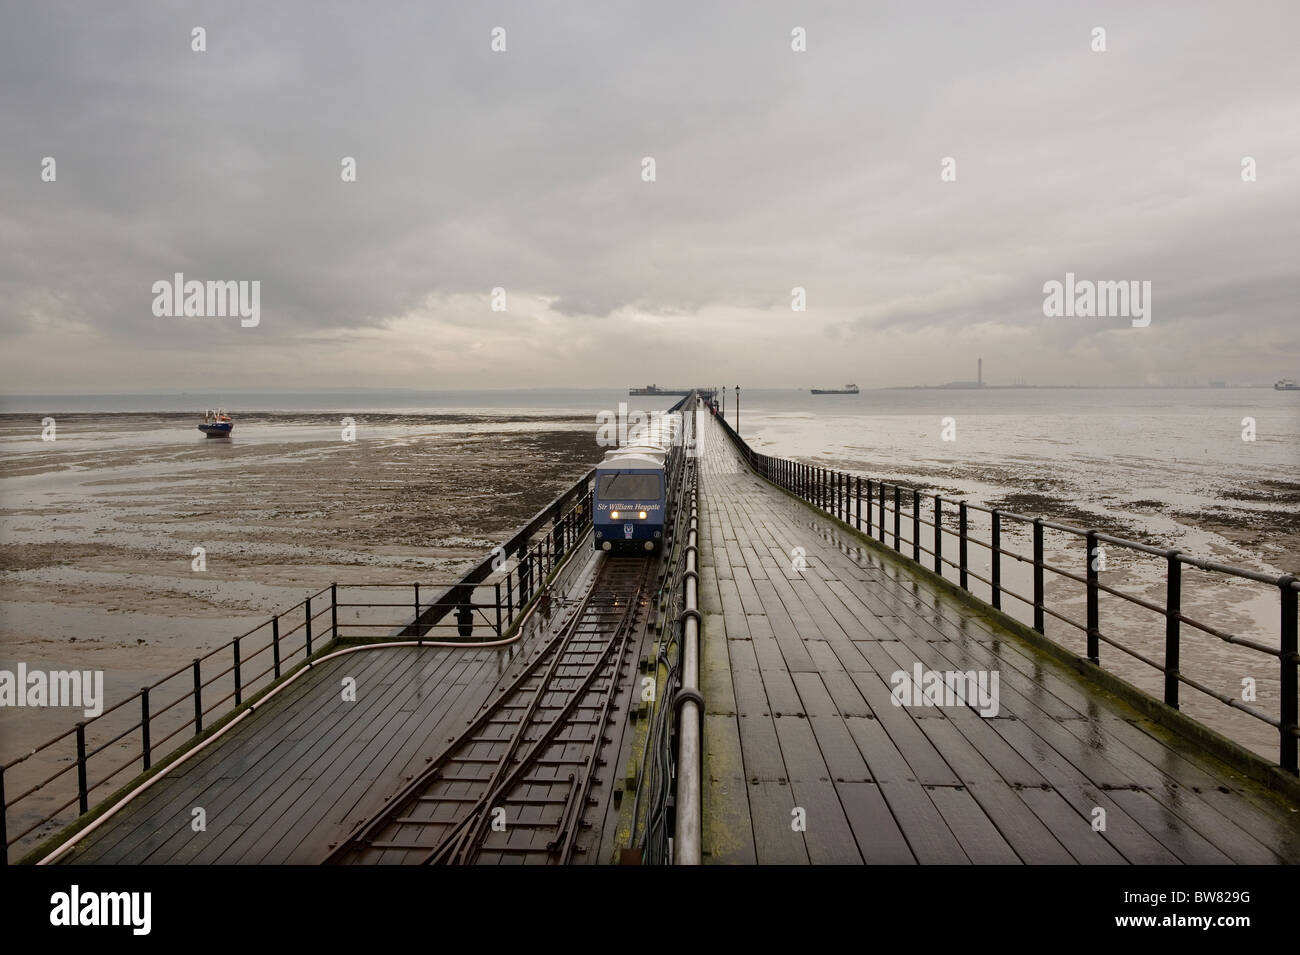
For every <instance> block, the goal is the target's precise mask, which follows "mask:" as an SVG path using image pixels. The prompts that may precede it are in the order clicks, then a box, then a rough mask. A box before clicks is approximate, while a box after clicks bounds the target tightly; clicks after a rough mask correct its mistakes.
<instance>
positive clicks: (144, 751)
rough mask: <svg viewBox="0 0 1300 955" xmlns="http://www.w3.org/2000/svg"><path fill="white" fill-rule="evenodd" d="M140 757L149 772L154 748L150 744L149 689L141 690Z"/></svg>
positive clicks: (142, 688) (143, 688)
mask: <svg viewBox="0 0 1300 955" xmlns="http://www.w3.org/2000/svg"><path fill="white" fill-rule="evenodd" d="M140 755H141V756H143V757H144V768H145V770H146V771H147V770H148V769H149V767H150V766H152V765H153V747H152V746H151V745H150V744H149V688H148V687H147V686H145V687H141V688H140Z"/></svg>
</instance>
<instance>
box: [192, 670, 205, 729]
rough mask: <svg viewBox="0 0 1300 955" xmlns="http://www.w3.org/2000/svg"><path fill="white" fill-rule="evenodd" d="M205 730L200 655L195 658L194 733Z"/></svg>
mask: <svg viewBox="0 0 1300 955" xmlns="http://www.w3.org/2000/svg"><path fill="white" fill-rule="evenodd" d="M202 732H203V674H202V672H200V664H199V659H198V657H195V658H194V735H195V736H198V735H199V734H200V733H202Z"/></svg>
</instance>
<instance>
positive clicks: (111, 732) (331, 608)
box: [0, 470, 594, 865]
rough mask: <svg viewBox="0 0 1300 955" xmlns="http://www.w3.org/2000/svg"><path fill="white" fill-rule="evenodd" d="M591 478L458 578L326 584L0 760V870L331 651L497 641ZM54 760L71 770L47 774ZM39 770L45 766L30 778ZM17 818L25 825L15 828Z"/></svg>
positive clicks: (555, 560) (571, 532)
mask: <svg viewBox="0 0 1300 955" xmlns="http://www.w3.org/2000/svg"><path fill="white" fill-rule="evenodd" d="M593 474H594V470H591V471H588V472H587V473H586V474H584V475H583V476H582V477H581V478H580V479H579V480H578V481H577V482H575V483H574V484H573V485H572V486H571V487H570V488H569V489H568V490H566V491H565V492H564V493H562V494H561V495H560V496H558V497H557V498H556V499H555V500H554V501H552V502H551V504H549V505H548V506H547V507H545V508H543V509H542V510H541V511H539V512H538V514H537V515H535V516H534V517H533V518H532V520H530V521H529V522H528V523H527V524H525V525H524V526H523V527H521V528H520V529H519V530H518V531H517V532H516V533H515V534H514V535H513V536H512V537H511V538H510V539H509V540H507V541H506V542H505V543H504V544H502V545H500V546H499V547H497V548H494V549H493V551H492V552H491V553H490V554H489V555H488V557H486V558H485V559H484V560H483V561H481V562H480V563H479V564H477V565H475V566H474V567H473V568H471V569H470V570H469V572H467V573H466V574H465V575H464V576H462V577H461V578H460V579H459V580H456V581H453V582H449V583H420V582H416V583H411V584H405V583H402V584H391V583H332V584H330V585H329V586H328V587H323V588H322V589H320V590H318V591H316V592H315V593H313V594H311V595H310V596H308V597H306V598H304V599H303V600H301V601H299V602H298V603H296V604H294V605H293V606H292V607H290V608H288V609H287V610H285V611H282V612H280V613H276V614H274V615H273V616H272V617H271V618H270V619H269V620H266V621H265V622H263V623H260V624H258V625H257V626H255V627H253V628H252V629H250V630H248V631H246V632H244V633H242V634H240V635H239V636H237V637H235V638H234V639H233V640H231V641H230V642H229V643H225V644H222V645H221V646H219V647H217V648H216V649H213V650H210V651H208V652H207V653H205V654H203V655H202V656H198V657H195V658H194V660H193V661H191V662H190V663H188V664H186V665H185V666H182V667H180V668H178V669H176V670H174V671H173V672H171V673H169V674H167V675H166V676H164V677H163V678H162V679H160V680H157V681H155V682H154V683H152V684H150V685H149V686H146V687H143V688H142V689H140V690H139V691H138V692H137V693H135V694H133V695H131V696H129V697H127V698H126V699H124V700H120V701H119V702H117V703H115V704H113V705H112V706H110V707H108V708H107V709H105V710H104V711H103V712H102V713H100V714H98V715H96V716H95V717H93V718H90V719H86V720H82V721H80V722H78V723H77V724H76V725H75V726H73V727H71V728H69V729H68V730H66V731H64V732H63V733H60V734H59V735H58V736H55V737H54V738H53V739H50V740H48V741H46V742H44V743H42V744H41V745H39V746H37V747H35V748H34V749H32V750H31V751H30V752H27V753H24V754H22V755H20V756H18V757H15V758H14V759H11V760H9V761H8V762H6V763H4V764H3V765H0V836H3V839H4V848H5V851H4V852H3V853H0V865H3V864H5V863H6V862H8V858H9V852H10V850H11V849H14V848H15V847H18V848H19V850H20V851H21V850H23V849H28V848H31V847H32V846H34V845H36V844H37V843H39V842H40V841H42V840H43V839H45V838H46V837H48V836H49V835H50V834H52V833H53V832H54V831H56V830H58V829H61V828H62V827H63V826H64V825H66V824H68V823H71V822H74V821H75V820H76V819H77V818H79V817H81V816H84V815H86V814H87V813H88V812H90V811H91V810H92V808H94V807H96V806H97V805H98V804H99V803H100V802H102V801H103V800H104V799H106V798H108V797H109V796H111V795H112V794H113V793H114V792H116V791H117V790H118V789H120V788H121V787H122V785H123V784H124V783H125V782H127V781H128V780H130V779H132V778H134V777H135V776H136V775H137V774H138V773H141V772H148V771H149V770H150V769H151V768H153V766H154V765H155V763H156V762H158V760H157V759H156V757H158V756H159V754H163V760H164V761H165V760H166V759H168V758H170V756H171V755H172V754H173V752H178V751H179V750H180V749H182V748H184V747H185V746H186V744H188V743H189V742H190V741H192V740H194V739H197V738H198V737H200V736H202V735H203V734H204V732H205V730H211V729H212V727H213V724H214V723H215V722H217V721H219V720H221V719H223V718H225V717H226V716H228V715H230V714H232V713H234V712H235V711H236V710H238V709H239V708H241V707H242V706H243V705H244V704H245V702H246V701H249V702H251V701H252V700H253V699H254V697H256V696H257V695H258V694H260V693H262V692H263V691H264V690H266V689H267V688H269V687H270V686H272V685H273V684H274V683H275V682H277V681H278V680H280V679H281V677H284V676H288V675H289V673H290V672H291V671H292V670H294V669H295V668H296V667H298V666H300V665H301V664H302V663H304V662H305V661H307V660H309V659H310V658H311V657H313V656H315V655H318V654H320V653H321V652H322V651H324V650H325V649H326V647H327V645H329V644H332V643H334V642H336V641H340V640H358V639H376V638H379V639H405V640H414V641H415V642H416V643H423V642H425V641H426V640H427V641H431V642H432V641H438V642H443V641H452V642H464V643H465V644H466V646H473V645H474V643H477V642H482V641H483V640H485V639H489V638H495V639H500V638H502V637H503V636H504V635H505V634H507V633H509V632H510V630H511V628H512V626H513V625H514V623H515V621H516V620H517V619H518V618H519V616H520V614H521V613H522V612H523V611H524V610H525V609H526V608H527V607H528V605H529V604H530V602H532V600H533V599H534V598H536V597H537V596H538V595H539V593H541V592H543V591H544V588H545V582H546V580H547V579H548V577H549V576H550V574H551V572H552V570H553V569H555V568H556V567H557V566H558V564H559V563H560V562H561V561H562V560H563V559H564V557H565V556H566V555H567V554H568V553H569V552H570V551H571V550H572V549H573V547H575V546H576V545H577V544H578V543H579V542H580V541H582V540H583V539H585V535H586V532H587V530H588V528H589V527H590V523H591V513H590V504H589V499H588V485H589V483H590V481H591V478H592V475H593ZM534 537H537V538H538V539H537V540H534V539H533V538H534ZM403 594H409V596H403ZM399 610H400V611H403V612H402V613H399V612H398V611H399ZM52 762H53V763H59V762H62V763H66V765H63V766H62V768H59V769H57V770H55V771H54V772H51V773H49V774H48V775H43V773H44V772H45V771H46V770H48V768H49V764H50V763H52ZM40 766H44V767H45V770H41V769H36V770H35V771H28V770H32V768H33V767H40ZM15 781H16V782H17V785H14V783H15ZM6 783H8V784H9V788H10V789H13V790H19V791H18V792H17V794H16V795H13V796H7V795H6ZM74 807H75V813H76V814H75V816H74V815H71V812H72V810H73V808H74ZM15 811H17V813H19V814H21V815H22V818H21V819H20V820H19V821H16V823H15V825H14V829H15V831H14V832H12V833H11V832H10V831H9V820H10V819H11V818H13V817H14V816H15V815H16V812H15Z"/></svg>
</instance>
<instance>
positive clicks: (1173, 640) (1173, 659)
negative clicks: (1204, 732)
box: [1165, 550, 1183, 709]
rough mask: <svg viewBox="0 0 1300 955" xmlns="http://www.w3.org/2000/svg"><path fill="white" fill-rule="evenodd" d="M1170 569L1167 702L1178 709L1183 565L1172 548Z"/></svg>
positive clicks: (1166, 635) (1168, 574) (1167, 624)
mask: <svg viewBox="0 0 1300 955" xmlns="http://www.w3.org/2000/svg"><path fill="white" fill-rule="evenodd" d="M1166 559H1167V560H1168V562H1169V564H1168V570H1167V571H1166V572H1165V573H1166V583H1167V585H1168V588H1167V591H1166V595H1165V702H1166V703H1168V704H1169V705H1170V706H1172V707H1173V708H1174V709H1178V665H1179V660H1178V651H1179V638H1180V636H1181V634H1182V621H1180V620H1179V619H1178V617H1179V615H1180V614H1181V613H1182V612H1183V565H1182V563H1181V562H1180V561H1179V560H1178V551H1176V550H1171V551H1170V552H1169V553H1168V554H1167V555H1166Z"/></svg>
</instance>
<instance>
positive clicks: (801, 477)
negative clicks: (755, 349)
mask: <svg viewBox="0 0 1300 955" xmlns="http://www.w3.org/2000/svg"><path fill="white" fill-rule="evenodd" d="M716 420H717V421H718V423H719V424H721V425H722V427H723V429H724V430H725V431H726V432H727V434H728V436H729V437H730V438H731V440H732V442H733V443H734V444H735V445H736V447H737V449H738V450H739V451H740V452H741V454H742V456H743V457H744V458H745V460H746V461H747V462H748V464H749V465H750V467H751V468H753V470H754V471H756V472H757V473H758V474H759V475H761V476H762V477H764V478H766V479H767V480H768V481H770V482H772V483H773V484H775V485H777V486H778V487H780V488H782V489H784V490H786V491H788V492H789V493H791V494H793V495H795V496H796V497H799V498H801V499H802V500H804V501H807V502H808V503H809V504H811V505H813V506H814V507H816V508H819V509H820V510H822V511H825V512H826V513H828V514H830V515H831V516H833V517H835V518H837V519H839V520H841V521H843V522H844V523H845V524H848V525H850V526H852V527H855V528H856V529H857V530H859V531H862V532H863V533H865V534H866V535H867V536H869V537H872V538H875V539H878V540H879V541H880V542H881V543H882V544H885V545H886V546H891V541H892V547H893V549H894V550H895V551H896V552H897V553H898V554H900V555H901V556H903V557H904V558H905V559H906V558H910V559H911V560H912V561H914V562H915V563H917V564H922V565H923V566H924V564H925V563H926V562H932V568H933V570H934V572H935V573H937V574H939V575H940V576H941V577H942V576H944V574H945V571H954V572H955V573H956V577H957V580H956V583H957V585H958V586H959V587H961V589H962V590H965V591H967V592H970V589H971V588H970V581H971V580H972V579H973V580H977V581H980V582H981V583H983V584H985V585H986V586H987V587H988V589H989V595H990V598H989V600H987V601H984V602H985V603H987V604H988V605H989V606H991V607H993V608H994V609H995V610H1002V609H1003V600H1004V598H1008V597H1009V598H1012V599H1013V600H1015V601H1019V602H1020V603H1021V604H1023V605H1024V606H1026V607H1027V608H1028V609H1030V610H1032V616H1033V629H1034V630H1035V631H1037V632H1038V633H1040V634H1043V635H1044V636H1046V623H1047V618H1048V617H1051V618H1052V619H1054V620H1057V621H1060V622H1061V623H1063V624H1065V625H1067V626H1069V627H1072V628H1074V629H1076V630H1078V631H1079V632H1080V633H1081V634H1083V636H1084V637H1085V640H1086V647H1087V649H1086V653H1087V657H1088V659H1089V660H1091V661H1092V662H1093V663H1094V664H1097V665H1099V666H1100V665H1101V652H1100V647H1101V644H1103V643H1104V644H1106V645H1107V646H1110V647H1113V648H1115V649H1116V650H1119V651H1120V652H1122V653H1124V654H1126V655H1128V656H1130V657H1132V658H1133V659H1135V660H1137V661H1139V662H1140V663H1143V664H1145V665H1146V666H1148V667H1152V668H1154V669H1155V670H1157V671H1159V672H1160V673H1161V674H1163V682H1164V694H1163V698H1164V702H1165V703H1167V704H1168V705H1169V706H1171V707H1173V708H1175V709H1178V708H1179V688H1180V686H1184V685H1185V686H1188V687H1191V688H1192V689H1194V690H1197V691H1199V692H1200V693H1203V694H1205V695H1206V696H1208V697H1210V698H1212V699H1214V700H1217V701H1219V702H1220V703H1222V704H1224V705H1225V706H1229V707H1231V708H1233V709H1234V710H1237V711H1239V712H1242V713H1245V714H1247V715H1248V716H1250V717H1252V718H1253V719H1255V720H1258V721H1260V722H1262V723H1265V724H1267V725H1269V726H1271V727H1273V728H1274V729H1275V730H1276V731H1277V733H1278V761H1277V762H1278V766H1280V767H1281V768H1282V769H1283V770H1285V771H1286V772H1288V773H1291V774H1293V775H1296V774H1297V745H1296V744H1297V740H1298V739H1300V728H1298V727H1297V723H1298V722H1300V720H1298V719H1297V715H1298V710H1300V707H1298V705H1297V702H1298V699H1300V694H1298V693H1297V663H1300V653H1298V652H1297V640H1296V632H1297V597H1298V596H1300V580H1298V579H1297V578H1296V576H1295V575H1292V574H1281V575H1271V574H1264V573H1260V572H1258V571H1254V570H1249V569H1246V568H1242V567H1232V566H1229V565H1227V564H1220V563H1216V562H1214V561H1209V560H1202V559H1200V558H1197V557H1193V556H1191V555H1189V554H1185V553H1182V552H1181V551H1178V550H1170V549H1164V548H1160V547H1153V546H1151V545H1150V544H1144V543H1141V542H1140V541H1133V540H1126V539H1124V538H1121V537H1115V536H1113V535H1111V534H1104V533H1101V532H1100V531H1096V530H1089V529H1087V528H1082V527H1074V526H1072V525H1069V524H1061V523H1057V522H1055V521H1048V520H1044V519H1043V518H1041V517H1030V516H1027V515H1024V514H1017V513H1014V512H1012V511H1005V510H999V509H998V508H988V507H983V506H980V505H978V504H972V503H969V502H967V501H964V500H960V501H955V502H954V501H948V500H945V499H944V498H943V496H942V495H939V494H928V493H922V492H921V491H920V490H919V489H918V488H915V487H905V486H903V485H899V484H893V483H889V482H885V481H880V480H875V479H872V478H866V479H864V478H863V477H861V476H860V475H853V474H847V473H845V472H842V471H835V470H832V469H828V468H821V467H817V466H815V465H811V464H805V463H803V462H800V461H793V460H790V459H788V458H778V457H771V456H769V455H765V454H760V453H758V452H756V451H754V450H753V449H752V448H750V447H749V445H748V444H747V443H746V442H745V441H744V439H742V438H741V437H740V436H739V435H738V434H737V433H736V432H735V430H734V429H733V428H732V427H731V426H730V425H729V424H727V422H726V420H725V419H724V418H722V417H721V416H718V417H717V418H716ZM926 514H928V519H927V517H926V516H925V515H926ZM973 514H980V515H985V516H986V517H987V526H988V539H987V540H984V539H982V538H980V537H979V536H977V535H975V534H973V533H972V530H971V520H972V515H973ZM954 517H955V523H956V527H955V528H953V527H952V524H953V521H954ZM945 522H946V523H945ZM904 528H907V529H908V530H909V531H910V535H909V534H908V533H907V532H905V531H904ZM922 528H928V530H922ZM1009 528H1024V529H1025V530H1026V531H1027V532H1028V534H1029V537H1030V540H1031V548H1032V553H1030V554H1023V553H1019V552H1016V551H1013V550H1009V549H1007V548H1005V547H1003V546H1002V536H1003V533H1004V531H1006V530H1008V529H1009ZM1049 530H1050V531H1053V532H1057V533H1060V534H1064V535H1067V536H1068V538H1069V539H1072V540H1081V541H1083V542H1085V543H1086V549H1085V552H1084V554H1083V555H1082V556H1081V557H1080V559H1079V564H1078V566H1076V567H1075V569H1074V570H1070V569H1067V568H1065V567H1059V566H1055V565H1053V564H1050V563H1048V561H1047V559H1046V557H1045V543H1044V535H1045V533H1046V532H1047V531H1049ZM945 535H947V536H948V537H949V538H953V537H955V538H956V543H957V559H956V560H953V559H952V557H951V556H949V554H945V552H944V538H945ZM927 539H928V541H929V543H930V546H926V543H927ZM1104 545H1110V546H1112V547H1118V548H1122V549H1124V550H1127V551H1130V552H1133V553H1135V554H1141V555H1145V556H1148V557H1155V558H1158V559H1159V560H1161V561H1162V562H1163V565H1164V567H1163V569H1164V586H1163V588H1162V589H1163V591H1164V599H1163V603H1158V602H1156V601H1154V600H1148V599H1145V598H1143V597H1139V596H1135V595H1133V594H1130V593H1125V592H1123V591H1120V590H1119V589H1117V588H1115V587H1112V586H1110V585H1109V584H1107V583H1103V582H1102V581H1101V578H1100V570H1101V569H1102V568H1101V565H1102V563H1103V561H1104V557H1103V556H1102V554H1103V552H1102V551H1100V550H1099V548H1102V547H1103V546H1104ZM971 547H978V548H983V549H984V551H986V552H987V554H988V557H989V560H988V562H987V564H986V566H987V567H988V575H987V576H985V575H983V574H980V573H978V572H977V570H975V569H974V568H973V566H972V562H971V555H970V548H971ZM949 553H951V552H949ZM1004 557H1005V558H1009V559H1012V560H1014V561H1016V562H1017V563H1018V564H1021V563H1023V564H1027V565H1028V566H1029V569H1030V571H1031V578H1032V593H1029V594H1024V593H1018V592H1016V591H1014V590H1012V589H1009V588H1008V587H1007V586H1006V585H1005V583H1004V582H1003V579H1002V564H1003V558H1004ZM1184 568H1193V569H1197V570H1201V571H1206V572H1209V573H1212V574H1219V575H1225V576H1227V577H1230V578H1235V579H1238V580H1243V581H1250V582H1253V583H1256V584H1264V585H1267V586H1269V587H1271V588H1275V589H1276V591H1277V594H1278V605H1279V623H1278V636H1279V641H1278V646H1277V647H1271V646H1268V645H1266V644H1263V643H1259V642H1257V641H1255V640H1250V639H1247V638H1245V637H1242V636H1239V635H1236V634H1233V633H1230V632H1228V631H1226V630H1224V629H1221V628H1219V627H1215V626H1212V625H1211V624H1209V623H1205V622H1203V621H1199V620H1196V619H1194V618H1193V617H1191V616H1189V615H1188V614H1186V613H1184V612H1183V609H1182V604H1183V570H1184ZM1049 573H1050V574H1053V575H1055V576H1054V578H1053V579H1061V580H1069V581H1074V582H1075V583H1078V584H1081V585H1082V586H1083V588H1084V607H1085V610H1084V617H1085V619H1083V620H1077V619H1075V618H1073V617H1071V616H1069V615H1068V614H1067V613H1065V612H1063V611H1062V610H1059V609H1056V608H1053V607H1051V606H1049V605H1048V603H1047V600H1046V597H1045V592H1046V583H1047V578H1046V575H1047V574H1049ZM1102 594H1106V595H1109V596H1111V597H1115V598H1118V599H1119V600H1122V601H1125V602H1126V603H1128V604H1130V605H1133V606H1136V607H1140V608H1143V609H1145V610H1148V611H1151V612H1153V613H1155V614H1158V615H1159V616H1160V617H1162V618H1163V619H1164V625H1165V638H1164V659H1163V661H1161V660H1156V659H1153V658H1152V657H1151V656H1149V655H1147V654H1146V653H1143V652H1141V651H1139V650H1135V649H1133V648H1132V647H1129V646H1125V645H1124V644H1122V643H1121V642H1119V641H1118V640H1117V639H1116V638H1115V637H1114V636H1112V635H1111V634H1108V633H1107V632H1105V631H1103V630H1102V627H1101V600H1100V598H1101V595H1102ZM972 596H975V595H974V594H972ZM976 599H979V600H983V598H980V597H976ZM1184 627H1191V628H1193V630H1195V631H1199V632H1201V633H1204V634H1207V635H1209V636H1210V637H1213V638H1216V639H1217V640H1219V641H1222V642H1223V643H1227V644H1232V645H1234V646H1239V647H1244V648H1246V649H1247V650H1250V651H1252V652H1254V653H1258V654H1263V655H1266V656H1268V657H1271V658H1273V659H1274V660H1276V661H1277V666H1278V678H1279V679H1278V685H1279V695H1280V699H1279V706H1278V715H1277V716H1276V717H1274V716H1272V715H1270V714H1268V713H1265V712H1263V711H1262V710H1260V709H1258V708H1257V707H1254V706H1250V705H1248V703H1247V702H1245V701H1243V700H1239V699H1235V698H1233V697H1231V696H1228V695H1227V694H1225V693H1221V692H1219V691H1218V690H1216V689H1214V688H1213V687H1211V686H1208V685H1206V684H1205V683H1204V682H1202V681H1200V680H1197V679H1194V678H1193V677H1190V676H1188V675H1187V674H1186V673H1184V672H1183V671H1182V669H1181V668H1180V660H1181V656H1182V643H1183V628H1184Z"/></svg>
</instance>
